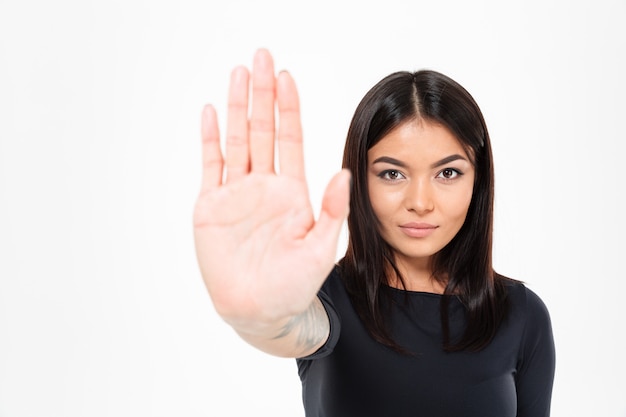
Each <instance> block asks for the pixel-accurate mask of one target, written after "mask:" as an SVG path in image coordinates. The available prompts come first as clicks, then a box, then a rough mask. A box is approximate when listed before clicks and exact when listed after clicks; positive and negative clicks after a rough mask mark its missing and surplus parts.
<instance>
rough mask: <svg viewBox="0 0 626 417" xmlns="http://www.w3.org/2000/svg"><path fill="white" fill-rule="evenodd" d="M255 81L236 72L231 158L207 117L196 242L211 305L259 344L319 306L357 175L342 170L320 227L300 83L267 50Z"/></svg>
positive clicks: (258, 58)
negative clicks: (307, 168)
mask: <svg viewBox="0 0 626 417" xmlns="http://www.w3.org/2000/svg"><path fill="white" fill-rule="evenodd" d="M251 78H252V79H251V80H250V72H249V71H248V69H246V68H244V67H237V68H235V69H234V70H233V71H232V74H231V80H230V90H229V98H228V117H227V127H226V146H225V150H226V154H225V158H224V157H223V156H222V151H221V145H220V133H219V129H218V124H217V117H216V113H215V110H214V108H213V107H212V106H210V105H208V106H206V107H205V109H204V111H203V115H202V160H203V175H202V186H201V191H200V194H199V196H198V198H197V201H196V205H195V211H194V237H195V246H196V255H197V259H198V264H199V267H200V271H201V273H202V277H203V279H204V282H205V284H206V287H207V289H208V292H209V294H210V296H211V299H212V301H213V305H214V306H215V308H216V310H217V312H218V313H219V314H220V315H221V316H222V318H224V320H226V322H228V323H229V324H230V325H232V326H233V327H234V328H235V330H237V331H238V332H239V333H240V334H241V335H242V336H243V337H244V338H246V339H248V341H251V342H252V343H253V344H254V343H255V342H254V341H262V340H266V341H267V340H272V339H273V338H276V337H277V336H279V335H280V334H282V333H284V332H285V329H288V327H289V326H290V325H291V324H293V323H294V321H293V320H294V317H298V316H301V315H303V314H307V313H306V312H307V311H310V309H311V307H312V305H313V304H314V303H316V302H317V303H319V301H318V300H317V298H316V294H317V292H318V290H319V288H320V287H321V285H322V284H323V282H324V280H325V278H326V277H327V275H328V274H329V272H330V271H331V269H332V267H333V265H334V263H335V257H336V250H337V240H338V236H339V233H340V230H341V227H342V224H343V221H344V220H345V218H346V216H347V213H348V206H349V188H350V187H349V182H350V179H349V178H350V174H349V173H348V172H346V171H341V172H340V173H338V174H337V175H336V176H335V177H334V178H333V179H332V180H331V181H330V183H329V184H328V186H327V189H326V191H325V194H324V197H323V201H322V206H321V212H320V214H319V218H318V219H317V220H316V219H315V218H314V215H313V211H312V207H311V204H310V201H309V194H308V189H307V184H306V179H305V174H304V157H303V146H302V129H301V122H300V109H299V99H298V93H297V90H296V86H295V83H294V81H293V79H292V78H291V76H290V75H289V74H288V73H286V72H281V73H280V74H279V75H278V77H276V76H275V74H274V64H273V61H272V57H271V55H270V54H269V52H268V51H266V50H264V49H261V50H259V51H257V53H256V54H255V57H254V65H253V71H252V76H251ZM250 83H251V84H252V98H251V111H250V116H248V111H249V99H248V94H249V84H250ZM276 104H277V105H278V116H279V122H280V123H279V125H278V129H276V128H275V125H276V124H275V117H274V109H275V105H276ZM276 138H277V140H276ZM275 143H276V144H277V146H278V152H277V154H278V155H279V158H278V163H276V164H275V161H274V155H275V149H274V144H275ZM275 168H278V172H276V169H275ZM317 310H318V311H319V306H318V308H317ZM322 311H323V309H322ZM290 323H291V324H290ZM260 343H261V344H265V343H266V342H260ZM261 348H263V349H264V350H268V351H272V347H271V346H269V347H268V346H262V347H261ZM282 353H284V349H283V352H282Z"/></svg>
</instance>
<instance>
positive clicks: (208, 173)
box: [201, 105, 224, 191]
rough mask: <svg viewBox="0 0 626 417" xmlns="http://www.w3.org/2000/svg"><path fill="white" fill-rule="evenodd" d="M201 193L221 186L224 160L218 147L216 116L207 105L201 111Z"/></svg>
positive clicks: (218, 137) (218, 135) (218, 136)
mask: <svg viewBox="0 0 626 417" xmlns="http://www.w3.org/2000/svg"><path fill="white" fill-rule="evenodd" d="M201 136H202V184H201V189H202V191H206V190H209V189H211V188H215V187H219V186H220V185H221V184H222V173H223V169H224V158H223V157H222V150H221V147H220V132H219V128H218V124H217V114H216V113H215V109H214V108H213V106H210V105H207V106H205V107H204V109H203V111H202V121H201Z"/></svg>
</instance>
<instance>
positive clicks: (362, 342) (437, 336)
mask: <svg viewBox="0 0 626 417" xmlns="http://www.w3.org/2000/svg"><path fill="white" fill-rule="evenodd" d="M507 288H508V292H509V294H508V296H509V300H510V311H509V314H508V316H507V318H506V319H505V321H504V322H503V323H502V325H501V326H500V328H499V329H498V333H497V334H496V336H495V338H494V339H493V340H492V342H491V343H490V344H489V345H488V346H487V347H486V348H484V349H483V350H481V351H479V352H454V353H448V352H445V351H444V350H443V349H442V329H441V318H440V317H441V316H440V306H439V304H440V300H441V297H442V296H441V295H437V294H431V293H423V292H411V291H403V290H398V289H394V288H390V287H385V288H384V291H387V292H388V295H389V296H390V298H389V299H390V300H391V301H392V302H391V304H390V305H391V324H392V335H393V337H394V340H395V341H396V342H398V343H399V344H400V345H401V346H403V347H406V348H408V349H410V350H411V351H412V352H414V354H413V355H406V354H402V353H398V352H396V351H394V350H392V349H390V348H388V347H385V346H383V345H381V344H380V343H378V342H376V341H375V340H374V339H372V338H371V337H370V336H369V333H368V332H367V331H366V330H365V327H364V326H363V324H362V323H361V321H360V320H359V318H358V316H357V314H356V312H355V310H354V308H353V307H352V304H351V302H350V299H349V298H348V294H347V292H346V290H345V287H344V285H343V282H342V281H341V278H340V276H339V272H338V269H337V268H335V270H334V271H333V272H332V273H331V274H330V276H329V277H328V279H327V280H326V282H325V284H324V286H323V287H322V289H321V290H320V292H319V295H318V296H319V298H320V299H321V301H322V303H323V304H324V306H325V308H326V311H327V313H328V315H329V318H330V322H331V334H330V337H329V339H328V341H327V342H326V344H325V345H324V346H323V347H322V348H321V349H319V350H318V351H317V352H316V353H314V354H313V355H311V356H308V357H306V358H301V359H297V364H298V371H299V375H300V379H301V381H302V394H303V401H304V409H305V413H306V416H307V417H322V416H323V417H352V416H354V417H368V416H372V417H374V416H376V417H404V416H406V417H408V416H411V417H417V416H420V417H421V416H424V417H431V416H432V417H473V416H476V417H489V416H494V417H515V416H517V417H544V416H549V415H550V401H551V396H552V384H553V380H554V369H555V349H554V340H553V336H552V327H551V323H550V316H549V314H548V311H547V309H546V307H545V305H544V303H543V302H542V301H541V299H540V298H539V297H538V296H537V295H536V294H535V293H534V292H532V291H531V290H530V289H528V288H527V287H525V286H524V285H523V284H521V283H515V282H511V283H510V284H507ZM449 311H450V316H449V325H450V330H451V334H452V336H453V337H454V335H460V334H461V332H462V330H463V328H464V323H465V311H464V307H463V306H462V304H461V303H460V301H459V300H458V299H455V298H453V299H452V300H451V301H450V310H449Z"/></svg>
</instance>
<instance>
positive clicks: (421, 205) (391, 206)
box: [367, 120, 474, 294]
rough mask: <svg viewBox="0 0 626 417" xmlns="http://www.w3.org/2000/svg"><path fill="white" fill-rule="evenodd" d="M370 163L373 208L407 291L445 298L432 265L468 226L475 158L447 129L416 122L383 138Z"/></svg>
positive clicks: (369, 183) (393, 283)
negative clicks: (439, 254) (465, 226)
mask: <svg viewBox="0 0 626 417" xmlns="http://www.w3.org/2000/svg"><path fill="white" fill-rule="evenodd" d="M367 158H368V190H369V196H370V200H371V202H372V207H373V209H374V213H375V215H376V217H377V219H378V220H379V223H380V233H381V236H382V238H383V239H384V240H385V241H386V242H387V243H388V244H389V245H390V246H391V247H392V248H393V251H394V256H395V260H396V262H397V265H398V267H399V270H400V272H401V273H402V276H403V277H404V279H405V283H406V285H407V288H406V289H408V290H412V291H425V292H433V293H439V294H441V293H443V290H444V288H445V283H442V282H440V281H437V280H434V279H433V278H432V269H431V261H432V258H433V255H435V254H436V253H437V252H439V251H440V250H441V249H442V248H443V247H444V246H446V245H447V244H448V243H449V242H450V241H451V240H452V239H453V238H454V236H456V234H457V233H458V231H459V230H460V229H461V226H463V223H464V222H465V218H466V216H467V211H468V209H469V205H470V202H471V199H472V191H473V185H474V166H473V164H472V161H471V159H470V157H469V156H468V155H467V153H466V152H465V150H464V149H463V146H461V143H460V142H459V140H458V139H457V138H456V137H455V136H454V135H453V134H452V133H451V132H450V131H449V130H448V129H447V128H445V127H444V126H442V125H440V124H435V123H432V122H429V121H426V120H413V121H409V122H407V123H404V124H402V125H400V126H398V127H397V128H395V129H394V130H392V131H391V132H390V133H389V134H388V135H386V136H385V137H383V138H382V139H381V140H380V141H379V142H378V143H377V144H376V145H374V146H373V147H372V148H371V149H370V150H369V151H368V156H367ZM391 285H392V286H396V287H400V282H399V281H398V280H397V278H396V279H395V280H393V279H392V281H391Z"/></svg>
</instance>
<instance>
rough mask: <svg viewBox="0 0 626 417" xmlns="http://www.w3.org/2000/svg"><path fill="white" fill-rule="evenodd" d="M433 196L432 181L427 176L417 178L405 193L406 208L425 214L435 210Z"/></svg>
mask: <svg viewBox="0 0 626 417" xmlns="http://www.w3.org/2000/svg"><path fill="white" fill-rule="evenodd" d="M433 197H434V195H433V189H432V184H431V183H430V181H429V180H428V179H426V178H423V179H416V180H414V181H412V182H411V183H410V184H409V186H408V187H407V190H406V194H405V204H406V208H407V210H409V211H414V212H416V213H417V214H425V213H428V212H430V211H433V210H434V208H435V201H434V199H433Z"/></svg>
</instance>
